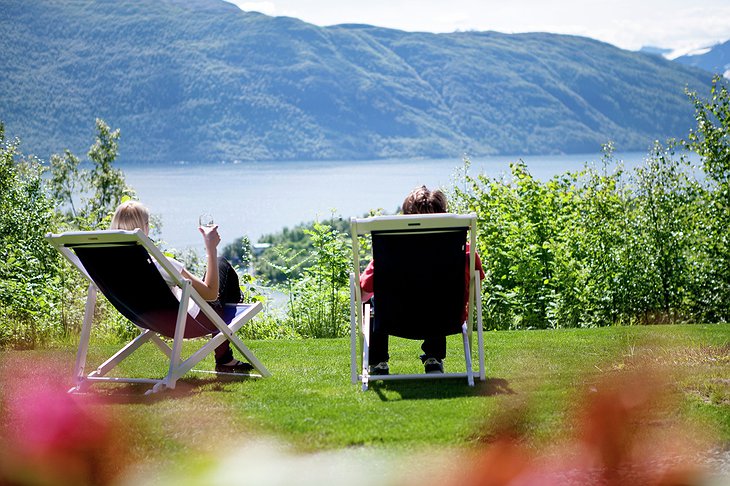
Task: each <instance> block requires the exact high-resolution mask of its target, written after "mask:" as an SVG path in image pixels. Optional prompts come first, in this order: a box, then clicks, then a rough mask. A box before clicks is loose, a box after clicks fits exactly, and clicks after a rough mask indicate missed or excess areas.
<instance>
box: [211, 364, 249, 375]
mask: <svg viewBox="0 0 730 486" xmlns="http://www.w3.org/2000/svg"><path fill="white" fill-rule="evenodd" d="M253 369H254V367H253V365H252V364H251V363H245V362H243V361H236V364H232V365H225V364H216V365H215V371H216V373H250V372H251V371H253Z"/></svg>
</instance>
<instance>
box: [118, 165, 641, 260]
mask: <svg viewBox="0 0 730 486" xmlns="http://www.w3.org/2000/svg"><path fill="white" fill-rule="evenodd" d="M644 157H646V154H645V153H643V152H627V153H620V154H616V157H615V158H616V160H618V161H623V164H624V166H625V167H627V168H630V167H633V166H635V165H637V164H639V163H641V162H642V161H643V159H644ZM520 158H521V159H522V160H524V161H525V163H526V164H527V166H528V168H529V170H530V172H531V173H532V174H533V175H534V176H535V177H537V178H540V179H542V180H546V179H549V178H550V177H552V176H553V175H555V174H560V173H563V172H565V171H568V170H580V169H581V168H583V166H584V165H585V163H586V162H593V163H598V162H600V159H601V154H600V153H598V152H597V153H595V154H579V155H555V156H552V155H551V156H493V157H482V158H474V159H472V161H471V162H472V164H471V169H470V174H471V175H476V174H480V173H484V174H487V175H489V176H492V177H496V176H499V175H500V174H503V173H508V172H509V163H510V162H513V161H516V160H518V159H520ZM121 168H122V169H123V170H124V173H125V176H126V180H127V184H129V185H130V186H132V187H133V188H134V189H135V190H136V191H137V195H138V197H139V198H140V200H141V201H142V202H144V203H145V205H147V206H148V207H149V208H150V210H151V211H152V213H153V214H155V215H157V216H159V217H160V218H161V221H162V231H161V235H162V239H163V240H164V246H166V247H168V248H177V249H184V248H188V247H194V248H202V240H201V238H200V235H199V234H198V232H197V225H198V216H199V215H200V214H201V213H204V212H205V213H210V214H212V215H213V217H214V219H215V222H216V223H217V224H218V225H219V231H220V234H221V238H222V239H223V241H222V245H225V244H227V243H230V242H231V241H233V240H234V239H235V238H238V237H240V236H242V235H248V236H249V237H250V238H251V240H252V241H254V242H255V241H257V239H258V238H259V237H260V236H261V235H264V234H269V233H274V232H277V231H279V230H281V229H282V228H283V227H285V226H288V227H292V226H295V225H296V224H298V223H302V222H307V221H314V220H325V219H329V218H330V217H331V216H332V214H334V215H336V216H341V217H343V218H346V219H349V218H350V217H352V216H362V215H364V214H365V213H367V212H368V211H369V210H370V209H376V208H383V209H384V210H385V211H387V212H389V213H392V212H394V211H395V210H396V209H397V208H398V207H399V206H400V204H401V203H402V202H403V198H404V197H405V196H406V194H407V193H408V192H409V191H410V190H411V189H412V188H414V187H416V186H419V185H421V184H425V185H426V186H428V187H429V188H435V187H451V186H452V185H453V181H454V180H455V174H456V173H457V170H458V169H462V168H463V163H462V161H461V160H460V159H458V158H455V159H446V160H444V159H423V160H375V161H372V160H371V161H327V162H321V161H315V162H311V161H307V162H287V161H273V162H242V163H236V164H215V165H210V164H200V165H197V164H169V165H134V164H126V165H123V166H121Z"/></svg>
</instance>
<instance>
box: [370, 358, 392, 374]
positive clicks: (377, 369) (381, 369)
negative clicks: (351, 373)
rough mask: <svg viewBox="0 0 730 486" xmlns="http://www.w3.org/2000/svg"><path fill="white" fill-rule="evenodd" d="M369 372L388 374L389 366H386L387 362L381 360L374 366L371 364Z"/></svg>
mask: <svg viewBox="0 0 730 486" xmlns="http://www.w3.org/2000/svg"><path fill="white" fill-rule="evenodd" d="M370 374H371V375H381V376H382V375H388V374H390V368H389V367H388V362H387V361H381V362H380V363H378V364H376V365H375V366H371V367H370Z"/></svg>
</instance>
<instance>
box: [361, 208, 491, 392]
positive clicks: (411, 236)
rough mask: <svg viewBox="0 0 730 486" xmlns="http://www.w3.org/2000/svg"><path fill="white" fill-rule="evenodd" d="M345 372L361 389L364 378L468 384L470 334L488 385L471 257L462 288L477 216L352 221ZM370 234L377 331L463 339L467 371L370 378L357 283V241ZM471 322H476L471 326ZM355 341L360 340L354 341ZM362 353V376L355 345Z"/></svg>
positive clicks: (366, 314)
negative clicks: (466, 304) (464, 316)
mask: <svg viewBox="0 0 730 486" xmlns="http://www.w3.org/2000/svg"><path fill="white" fill-rule="evenodd" d="M350 226H351V231H352V251H353V262H354V268H353V270H354V271H353V273H352V274H351V279H350V283H351V285H350V287H351V330H350V348H351V352H350V362H351V365H350V372H351V378H352V382H353V383H357V382H358V380H359V381H361V382H362V387H363V390H367V388H368V382H369V381H370V380H394V379H405V378H409V379H413V378H429V379H433V378H454V377H466V378H467V382H468V384H469V385H470V386H473V385H474V378H473V374H474V371H473V370H472V359H471V333H472V329H473V328H474V327H476V329H477V335H478V347H477V351H478V357H479V371H478V376H479V378H480V379H481V380H482V381H484V380H486V375H485V370H484V345H483V332H482V320H481V298H480V296H481V290H480V285H479V284H480V279H479V272H478V271H477V270H475V269H474V260H475V257H474V255H475V252H474V251H472V252H470V257H469V268H470V269H471V270H470V275H469V280H468V288H466V289H465V288H464V286H465V281H464V280H465V278H464V271H465V270H464V265H465V259H466V248H465V245H466V242H467V235H468V237H469V241H470V245H471V248H476V215H473V214H472V215H455V214H430V215H402V216H379V217H374V218H364V219H357V218H352V220H351V223H350ZM367 234H371V235H372V248H373V259H374V261H375V267H374V273H373V290H374V293H375V306H376V309H375V313H374V315H375V317H374V319H375V320H374V322H373V326H374V329H375V330H377V331H378V332H383V333H387V334H388V335H391V336H397V337H402V338H407V339H419V340H423V339H425V338H427V337H434V336H448V335H452V334H462V336H463V342H464V357H465V364H466V372H465V373H445V374H408V375H402V374H401V375H399V374H390V375H373V376H371V375H370V374H369V371H368V368H369V362H368V361H369V334H370V333H369V329H370V304H369V303H363V302H362V295H361V290H360V285H359V274H360V261H359V248H360V245H359V241H358V237H361V236H364V235H367ZM465 292H468V301H469V312H468V317H467V320H466V322H464V321H463V320H462V314H463V312H464V296H465ZM475 324H476V325H475ZM358 336H359V340H358ZM358 344H359V345H360V348H361V352H362V368H361V370H362V372H361V373H358V366H357V355H358V352H357V347H358Z"/></svg>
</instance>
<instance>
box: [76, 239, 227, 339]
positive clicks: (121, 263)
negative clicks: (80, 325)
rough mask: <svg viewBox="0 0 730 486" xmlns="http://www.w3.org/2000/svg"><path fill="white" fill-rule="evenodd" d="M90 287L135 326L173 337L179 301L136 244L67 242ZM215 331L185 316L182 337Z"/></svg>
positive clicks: (202, 319)
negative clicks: (98, 291)
mask: <svg viewBox="0 0 730 486" xmlns="http://www.w3.org/2000/svg"><path fill="white" fill-rule="evenodd" d="M63 246H64V247H66V248H69V249H71V250H72V251H73V252H74V253H75V254H76V256H77V257H78V259H79V261H80V262H81V264H82V265H83V267H84V269H85V270H86V272H87V273H88V275H89V277H90V278H91V280H92V281H93V283H94V285H96V287H97V288H98V289H99V290H100V291H101V293H102V294H104V296H105V297H106V298H107V299H108V300H109V302H110V303H111V304H112V305H113V306H114V307H115V308H116V309H117V310H118V311H119V312H120V313H121V314H122V315H123V316H124V317H126V318H127V319H129V320H130V321H131V322H132V323H134V324H135V325H137V326H139V327H141V328H144V329H150V330H152V331H155V332H157V333H160V334H162V335H164V336H168V337H173V336H174V333H175V327H176V321H177V314H178V309H179V307H180V302H179V301H178V299H177V297H175V295H174V294H173V293H172V291H171V289H170V287H169V286H168V284H167V282H165V280H164V279H163V277H162V275H161V274H160V271H159V270H158V268H157V266H156V265H155V263H154V262H153V260H152V257H151V256H150V254H149V252H148V251H147V249H145V248H144V246H142V245H141V244H140V242H139V241H134V240H132V241H120V242H114V243H106V244H84V243H69V244H64V245H63ZM214 331H216V328H215V326H214V325H213V324H212V323H210V321H209V320H208V319H207V318H206V317H205V316H204V315H199V317H198V318H197V319H194V318H192V317H190V316H189V315H188V318H187V321H186V324H185V334H184V337H185V338H193V337H201V336H205V335H208V334H210V333H211V332H214Z"/></svg>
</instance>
